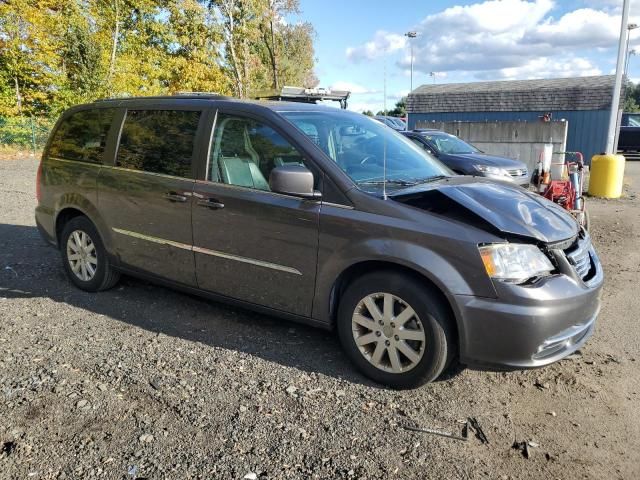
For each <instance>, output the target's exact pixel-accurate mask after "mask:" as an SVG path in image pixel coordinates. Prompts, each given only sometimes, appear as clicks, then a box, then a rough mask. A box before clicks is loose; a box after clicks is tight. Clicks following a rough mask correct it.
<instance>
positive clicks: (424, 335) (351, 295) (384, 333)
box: [337, 271, 456, 389]
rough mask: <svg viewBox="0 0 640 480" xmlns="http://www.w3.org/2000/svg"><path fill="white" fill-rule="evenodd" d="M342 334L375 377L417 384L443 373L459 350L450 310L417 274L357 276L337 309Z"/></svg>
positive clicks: (390, 383)
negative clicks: (415, 276)
mask: <svg viewBox="0 0 640 480" xmlns="http://www.w3.org/2000/svg"><path fill="white" fill-rule="evenodd" d="M337 323H338V325H337V327H338V335H339V337H340V342H341V343H342V346H343V348H344V350H345V352H346V353H347V355H348V356H349V358H350V359H351V361H353V363H354V364H355V366H356V367H357V368H358V369H359V370H360V371H361V372H362V373H363V374H364V375H365V376H367V377H369V378H370V379H372V380H374V381H375V382H378V383H381V384H384V385H387V386H389V387H392V388H398V389H404V388H414V387H418V386H420V385H423V384H425V383H429V382H431V381H433V380H435V379H436V378H438V377H439V376H440V374H441V373H442V372H443V371H444V370H445V368H446V367H447V366H448V365H449V364H450V363H451V361H452V360H453V358H454V357H455V355H456V343H455V331H454V329H453V327H452V325H453V319H452V318H451V314H450V312H449V309H448V308H447V306H446V305H445V304H443V302H442V300H440V297H439V295H437V294H436V293H434V292H433V291H432V290H431V289H430V287H429V286H428V285H425V284H424V283H422V282H420V281H419V280H418V281H416V278H414V277H412V276H409V275H403V274H401V273H398V272H394V271H379V272H374V273H370V274H366V275H364V276H362V277H360V278H358V279H356V280H355V281H354V282H353V283H352V284H351V285H349V286H348V287H347V289H346V291H345V292H344V294H343V296H342V298H341V300H340V306H339V308H338V319H337Z"/></svg>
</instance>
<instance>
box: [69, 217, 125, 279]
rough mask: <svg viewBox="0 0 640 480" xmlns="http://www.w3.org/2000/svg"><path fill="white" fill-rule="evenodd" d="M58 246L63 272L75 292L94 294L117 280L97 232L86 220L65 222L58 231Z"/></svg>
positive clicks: (80, 218)
mask: <svg viewBox="0 0 640 480" xmlns="http://www.w3.org/2000/svg"><path fill="white" fill-rule="evenodd" d="M59 245H60V253H61V255H62V263H63V266H64V269H65V271H66V272H67V275H68V277H69V279H70V280H71V281H72V282H73V283H74V284H75V285H76V286H77V287H78V288H80V289H82V290H85V291H87V292H98V291H100V290H107V289H109V288H111V287H113V286H114V285H115V284H116V283H117V282H118V280H119V279H120V274H119V273H118V272H117V271H115V270H114V269H113V267H112V266H111V263H110V262H109V258H108V256H107V252H106V250H105V248H104V244H103V243H102V239H101V238H100V234H99V233H98V230H97V229H96V227H95V226H94V225H93V223H91V221H90V220H89V219H88V218H87V217H84V216H79V217H74V218H72V219H71V220H69V222H67V223H66V224H65V226H64V227H63V229H62V234H61V235H60V244H59Z"/></svg>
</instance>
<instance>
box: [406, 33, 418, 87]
mask: <svg viewBox="0 0 640 480" xmlns="http://www.w3.org/2000/svg"><path fill="white" fill-rule="evenodd" d="M404 36H405V37H407V38H408V39H409V48H410V49H411V80H410V87H411V88H410V90H409V91H411V92H413V42H412V41H411V39H412V38H416V37H417V36H418V33H417V32H407V33H405V34H404Z"/></svg>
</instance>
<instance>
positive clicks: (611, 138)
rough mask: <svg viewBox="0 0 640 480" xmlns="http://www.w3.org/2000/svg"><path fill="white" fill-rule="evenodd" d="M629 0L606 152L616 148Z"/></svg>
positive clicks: (624, 8)
mask: <svg viewBox="0 0 640 480" xmlns="http://www.w3.org/2000/svg"><path fill="white" fill-rule="evenodd" d="M628 21H629V0H623V3H622V21H621V22H620V39H619V43H618V63H617V64H616V80H615V84H614V86H613V98H612V99H611V112H610V114H609V130H608V132H607V149H606V151H605V153H613V154H615V153H616V152H615V151H614V150H615V149H616V145H615V143H616V141H615V140H616V127H617V125H618V109H619V106H620V92H621V91H622V74H623V73H624V64H625V59H626V57H627V52H626V47H627V38H628V35H629V29H628V27H627V23H628Z"/></svg>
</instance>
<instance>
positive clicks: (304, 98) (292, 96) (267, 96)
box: [254, 86, 351, 109]
mask: <svg viewBox="0 0 640 480" xmlns="http://www.w3.org/2000/svg"><path fill="white" fill-rule="evenodd" d="M349 95H351V92H349V91H347V90H331V89H329V88H303V87H288V86H285V87H282V90H281V91H280V92H277V91H275V90H273V91H270V92H263V93H260V94H257V95H255V96H254V98H255V99H256V100H278V101H284V102H302V103H317V102H318V101H320V100H331V101H334V102H340V107H341V108H343V109H346V108H347V100H348V99H349Z"/></svg>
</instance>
